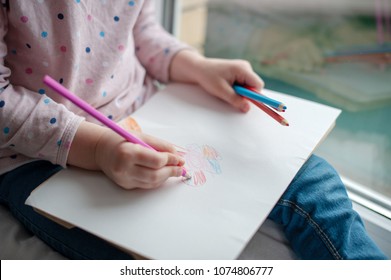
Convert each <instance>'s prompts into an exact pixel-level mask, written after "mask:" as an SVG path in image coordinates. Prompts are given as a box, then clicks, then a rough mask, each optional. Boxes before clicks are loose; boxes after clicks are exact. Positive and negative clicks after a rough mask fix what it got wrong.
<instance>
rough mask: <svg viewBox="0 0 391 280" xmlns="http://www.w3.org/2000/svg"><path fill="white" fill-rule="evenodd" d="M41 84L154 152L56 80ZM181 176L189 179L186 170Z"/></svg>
mask: <svg viewBox="0 0 391 280" xmlns="http://www.w3.org/2000/svg"><path fill="white" fill-rule="evenodd" d="M43 82H44V83H45V84H46V85H47V86H49V87H50V88H51V89H53V90H54V91H55V92H57V93H58V94H60V95H61V96H63V97H65V98H66V99H68V100H69V101H71V102H72V103H73V104H75V105H76V106H78V107H79V108H80V109H82V110H84V111H85V112H86V113H87V114H89V115H91V116H92V117H94V118H95V119H97V120H98V121H100V122H101V123H102V124H104V125H106V126H107V127H108V128H110V129H111V130H113V131H114V132H116V133H117V134H118V135H120V136H122V137H123V138H124V139H125V140H126V141H129V142H131V143H134V144H139V145H141V146H143V147H146V148H148V149H151V150H154V151H156V150H155V149H154V148H153V147H152V146H150V145H148V144H147V143H145V142H144V141H142V140H141V139H139V138H138V137H136V136H134V135H133V134H131V133H130V132H128V131H126V130H125V129H124V128H122V127H121V126H119V125H118V124H117V123H115V122H114V121H112V120H111V119H109V118H108V117H107V116H105V115H103V114H102V113H101V112H99V111H98V110H96V109H95V108H94V107H92V106H91V105H90V104H88V103H87V102H85V101H84V100H82V99H81V98H80V97H78V96H77V95H75V94H73V93H72V92H70V91H69V90H68V89H67V88H65V87H64V86H62V85H61V84H60V83H58V82H57V81H56V80H54V79H53V78H51V77H49V76H48V75H46V76H45V77H44V78H43ZM182 176H183V177H185V178H186V179H190V178H191V177H189V176H190V175H189V174H187V172H186V169H185V168H183V171H182Z"/></svg>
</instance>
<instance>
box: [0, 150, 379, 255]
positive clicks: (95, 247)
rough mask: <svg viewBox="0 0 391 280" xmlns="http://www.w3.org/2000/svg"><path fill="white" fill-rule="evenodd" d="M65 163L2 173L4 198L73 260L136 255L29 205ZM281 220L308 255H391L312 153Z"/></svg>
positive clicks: (277, 212) (278, 211)
mask: <svg viewBox="0 0 391 280" xmlns="http://www.w3.org/2000/svg"><path fill="white" fill-rule="evenodd" d="M60 170H61V167H59V166H55V165H52V164H51V163H49V162H45V161H36V162H33V163H30V164H26V165H24V166H21V167H19V168H17V169H15V170H13V171H11V172H8V173H6V174H4V175H1V176H0V202H1V203H3V204H5V205H7V206H8V207H9V209H10V210H11V212H12V213H13V215H14V216H15V217H16V218H17V219H18V220H19V221H20V222H21V223H22V224H23V225H24V226H25V227H26V228H27V229H28V230H30V231H31V232H32V233H34V234H35V235H37V236H38V237H39V238H40V239H42V240H43V241H44V242H46V243H47V244H48V245H49V246H51V247H52V248H53V249H54V250H56V251H58V252H60V253H62V254H63V255H64V256H66V257H68V258H71V259H132V256H130V255H128V254H126V253H124V252H122V251H121V250H119V249H117V248H115V247H114V246H111V245H110V244H109V243H107V242H105V241H104V240H102V239H100V238H97V237H95V236H94V235H91V234H89V233H87V232H85V231H83V230H80V229H78V228H72V229H66V228H64V227H62V226H61V225H59V224H57V223H55V222H53V221H51V220H50V219H47V218H45V217H44V216H42V215H40V214H37V213H36V212H35V211H34V210H33V209H32V208H31V207H30V206H27V205H25V204H24V202H25V200H26V199H27V197H28V196H29V195H30V193H31V191H33V190H34V189H35V188H36V187H37V186H38V185H39V184H40V183H42V182H43V181H45V180H46V179H48V178H49V177H50V176H51V175H53V174H55V173H56V172H58V171H60ZM269 219H272V220H274V221H275V222H277V223H279V224H281V225H282V226H283V228H284V231H285V234H286V236H287V238H288V240H289V241H290V243H291V246H292V248H293V250H294V251H295V253H296V254H297V256H298V257H300V258H303V259H385V258H386V256H385V255H384V254H383V253H382V252H381V251H380V250H379V248H378V247H377V246H376V244H375V243H374V242H373V241H372V240H371V239H370V238H369V236H368V235H367V233H366V231H365V228H364V226H363V223H362V221H361V219H360V217H359V216H358V214H357V213H356V212H355V211H353V210H352V205H351V202H350V200H349V198H348V197H347V194H346V190H345V187H344V185H343V184H342V182H341V180H340V178H339V176H338V174H337V173H336V172H335V171H334V169H333V168H332V167H331V166H330V165H329V164H327V163H326V162H325V161H324V160H322V159H320V158H319V157H316V156H312V157H310V159H309V160H308V161H307V162H306V163H305V165H304V166H303V167H302V168H301V169H300V171H299V172H298V174H297V175H296V177H295V178H294V179H293V181H292V182H291V184H290V185H289V187H288V189H287V191H286V192H285V193H284V194H283V196H282V197H281V199H280V201H279V202H278V203H277V205H276V206H275V207H274V209H273V210H272V212H271V213H270V215H269Z"/></svg>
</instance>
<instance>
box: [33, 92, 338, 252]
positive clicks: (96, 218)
mask: <svg viewBox="0 0 391 280" xmlns="http://www.w3.org/2000/svg"><path fill="white" fill-rule="evenodd" d="M264 94H266V95H268V96H270V97H271V98H275V99H277V100H280V101H282V102H284V103H285V104H286V105H287V107H288V109H287V110H286V112H285V113H283V114H284V116H285V117H286V119H288V120H289V122H290V126H289V127H284V126H282V125H280V124H278V123H277V122H276V121H275V120H274V119H272V118H270V117H269V116H268V115H266V114H265V113H264V112H263V111H261V110H259V109H258V108H256V107H253V108H252V109H251V111H250V112H249V113H247V114H243V113H241V112H238V111H237V110H235V109H233V108H231V107H230V106H229V105H227V104H226V103H224V102H222V101H220V100H218V99H216V98H214V97H211V96H209V95H208V94H206V93H205V92H204V91H202V90H201V89H200V88H198V87H196V86H191V85H183V84H171V85H169V86H167V87H166V88H165V89H164V90H163V91H161V92H159V93H158V94H156V96H154V97H153V98H152V99H151V100H150V101H148V103H147V104H146V105H144V107H142V108H141V109H140V110H139V111H137V112H136V113H135V114H134V115H133V117H134V118H135V119H136V120H137V122H138V123H139V124H140V126H141V128H142V129H143V131H144V132H145V133H148V134H151V135H154V136H157V137H160V138H162V139H165V140H168V141H170V142H172V143H174V144H176V145H177V146H178V147H180V148H179V149H180V151H181V152H182V154H183V156H184V157H185V159H186V167H187V169H188V171H189V172H190V173H191V174H192V176H193V177H192V179H191V180H189V181H186V182H184V181H182V180H181V179H179V178H172V179H169V180H168V181H167V182H166V183H165V184H164V185H163V186H161V187H160V188H158V189H156V190H152V191H146V190H132V191H126V190H122V189H120V188H119V187H118V186H116V185H115V184H114V183H112V182H111V181H110V180H109V179H107V178H106V177H105V176H104V175H103V174H101V173H99V172H89V171H84V170H80V169H76V168H69V169H67V170H64V171H61V172H60V173H58V174H56V175H55V176H53V177H52V178H50V179H49V180H48V181H46V182H45V183H44V184H42V185H41V186H40V187H39V188H37V189H36V190H35V191H34V192H33V193H32V194H31V196H30V197H29V198H28V200H27V204H29V205H32V206H33V207H35V208H37V209H40V210H41V211H44V212H46V213H49V214H51V215H53V216H55V217H58V218H60V219H62V220H64V221H66V222H68V223H71V224H74V225H75V226H78V227H80V228H82V229H84V230H86V231H88V232H91V233H93V234H95V235H97V236H99V237H101V238H103V239H106V240H108V241H110V242H112V243H114V244H116V245H118V246H120V247H123V248H125V249H126V250H130V251H133V252H135V253H138V254H140V255H143V256H145V257H147V258H152V259H235V258H236V257H237V256H238V255H239V254H240V252H241V251H242V250H243V248H244V247H245V246H246V244H247V242H248V241H249V240H250V239H251V237H252V236H253V234H254V233H255V232H256V230H257V229H258V227H259V226H260V225H261V224H262V222H263V221H264V220H265V219H266V218H267V215H268V213H269V212H270V211H271V209H272V208H273V206H274V204H275V203H276V202H277V201H278V199H279V197H280V196H281V195H282V193H283V192H284V191H285V189H286V188H287V186H288V185H289V183H290V181H291V180H292V179H293V177H294V176H295V174H296V173H297V171H298V170H299V169H300V167H301V166H302V165H303V164H304V162H305V160H306V159H307V158H308V157H309V155H310V154H311V153H312V152H313V150H314V148H315V147H316V145H317V144H318V143H319V142H320V141H321V139H322V138H323V137H324V136H325V135H326V134H327V132H328V131H329V130H330V128H331V127H332V126H333V124H334V123H335V120H336V118H337V117H338V115H339V113H340V111H339V110H338V109H335V108H331V107H326V106H323V105H320V104H316V103H313V102H310V101H305V100H301V99H298V98H295V97H291V96H288V95H284V94H281V93H277V92H272V91H268V90H265V91H264Z"/></svg>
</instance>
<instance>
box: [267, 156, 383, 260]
mask: <svg viewBox="0 0 391 280" xmlns="http://www.w3.org/2000/svg"><path fill="white" fill-rule="evenodd" d="M268 218H269V219H271V220H273V221H274V222H276V223H278V224H281V225H282V226H283V230H284V233H285V235H286V237H287V239H288V240H289V242H290V244H291V247H292V249H293V251H294V252H295V253H296V255H297V256H298V257H300V258H302V259H337V260H340V259H365V260H369V259H387V257H386V256H385V255H384V253H382V252H381V251H380V249H379V248H378V247H377V245H376V244H375V243H374V242H373V241H372V240H371V238H370V237H369V236H368V234H367V232H366V230H365V227H364V224H363V222H362V220H361V218H360V216H359V215H358V213H357V212H356V211H354V210H353V209H352V203H351V201H350V199H349V198H348V195H347V193H346V189H345V186H344V185H343V183H342V181H341V179H340V177H339V175H338V174H337V172H336V171H335V170H334V168H333V167H331V166H330V165H329V164H328V163H327V162H326V161H325V160H323V159H321V158H319V157H317V156H311V157H310V158H309V159H308V160H307V162H306V163H305V164H304V165H303V167H302V168H301V169H300V170H299V172H298V173H297V174H296V176H295V178H294V179H293V180H292V182H291V184H290V185H289V187H288V189H287V190H286V191H285V193H284V194H283V195H282V197H281V199H280V200H279V201H278V203H277V204H276V206H275V207H274V208H273V210H272V211H271V213H270V215H269V217H268Z"/></svg>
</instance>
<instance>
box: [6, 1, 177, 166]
mask: <svg viewBox="0 0 391 280" xmlns="http://www.w3.org/2000/svg"><path fill="white" fill-rule="evenodd" d="M22 1H24V0H15V2H14V3H15V5H18V3H22ZM31 2H32V4H33V5H31V7H34V8H37V9H34V10H30V8H31V7H30V8H28V7H26V5H20V6H18V7H19V10H18V14H17V15H14V16H13V17H12V24H13V25H18V26H17V28H15V30H17V31H15V32H19V31H20V30H23V31H24V32H25V31H26V30H28V31H30V32H29V33H26V32H25V33H24V34H22V35H23V36H18V37H15V38H17V40H16V41H15V42H16V43H15V44H12V45H10V46H7V49H8V53H7V56H8V59H10V62H11V63H14V62H18V63H15V64H13V65H17V67H15V69H13V71H18V74H17V75H15V77H21V79H23V80H24V81H26V80H28V81H29V83H30V84H29V86H30V87H29V89H30V90H31V94H32V96H31V97H32V98H33V99H31V100H34V99H35V100H36V103H35V104H34V106H36V107H37V109H36V112H37V113H35V112H34V114H31V116H30V115H29V116H28V112H31V108H30V107H29V108H27V107H28V106H31V100H30V103H29V102H24V100H23V101H22V102H21V103H25V104H21V105H19V104H16V102H15V101H14V100H16V99H14V100H13V99H12V98H10V97H8V96H11V94H7V92H4V93H2V92H3V91H4V88H1V86H0V113H1V115H2V116H7V115H10V112H12V113H13V110H18V111H17V113H19V114H20V115H24V116H25V117H24V118H25V119H24V121H26V125H23V127H22V126H21V125H20V123H15V122H14V120H9V122H8V120H5V121H3V120H2V121H1V125H0V138H2V139H6V141H7V139H8V140H9V141H10V139H12V141H13V142H14V143H15V144H16V147H15V146H13V147H12V149H13V150H14V151H15V155H12V153H11V155H9V156H8V157H7V159H8V160H9V161H10V160H13V161H15V158H17V156H18V148H17V147H22V146H26V145H27V143H32V142H34V141H32V140H33V139H34V140H37V142H38V141H39V143H46V144H45V145H44V146H40V147H36V148H35V149H36V150H34V151H33V149H34V148H33V144H32V145H30V144H28V145H29V147H30V146H31V147H32V148H31V149H32V152H31V154H32V155H35V156H36V157H40V158H42V159H49V160H51V161H52V162H53V161H56V160H58V159H57V158H56V155H58V154H61V155H66V153H64V150H65V149H69V148H70V146H71V141H70V139H69V136H68V135H73V133H72V131H70V130H71V129H74V128H75V127H77V126H73V125H68V124H69V119H66V118H67V116H68V115H67V113H64V112H67V110H73V109H74V108H73V107H72V106H68V105H69V104H67V103H65V104H64V105H66V106H65V107H64V106H60V107H59V106H58V102H62V101H63V99H62V98H61V97H59V96H57V95H55V94H54V92H53V91H52V90H51V89H48V88H46V87H45V85H44V84H43V83H42V75H43V74H45V73H48V74H49V75H51V76H52V77H54V78H55V79H56V80H57V81H58V82H59V83H60V84H63V85H64V86H65V87H70V88H71V89H72V90H74V91H75V92H77V93H78V94H80V96H81V97H82V98H83V99H84V100H86V101H87V102H89V103H91V104H94V106H97V108H102V111H103V112H104V114H105V115H106V116H107V118H110V119H113V120H119V119H121V118H123V115H124V114H128V113H129V112H131V110H133V107H134V108H136V107H138V106H139V104H141V103H142V100H144V98H140V96H138V94H139V93H140V92H142V91H143V90H142V89H141V87H142V85H139V84H140V83H141V84H142V83H143V81H144V75H145V72H144V71H145V69H142V68H141V67H142V66H143V67H147V68H148V69H146V70H147V71H148V73H151V74H153V75H151V76H153V77H156V78H157V79H160V80H161V81H165V75H166V73H165V71H166V70H165V69H167V67H166V66H167V65H168V63H169V59H170V57H171V54H173V53H174V52H175V51H176V50H177V49H178V48H177V49H176V48H175V43H176V41H174V40H172V39H168V38H165V35H164V34H161V33H159V34H153V33H150V32H154V30H153V28H149V27H150V26H151V24H140V25H138V26H139V28H135V23H136V22H137V21H136V17H146V15H148V14H149V13H148V11H149V7H147V6H148V5H149V4H148V3H149V2H148V1H145V0H137V1H136V0H125V1H115V3H116V4H115V7H114V4H112V3H113V2H114V1H110V0H97V1H87V0H69V1H61V4H60V2H59V4H58V5H57V4H56V5H53V4H51V0H31ZM117 2H118V3H117ZM11 3H12V2H11ZM65 3H66V4H65ZM120 5H122V7H120ZM44 6H46V7H44ZM40 7H41V8H42V9H40ZM143 7H145V11H146V13H143V10H142V8H143ZM45 17H46V18H45ZM49 20H51V21H52V22H50V24H49ZM71 21H72V22H71ZM74 22H77V25H78V26H77V28H73V27H74V26H75V25H74ZM140 22H142V20H140ZM70 27H72V28H73V30H69V28H70ZM136 33H137V36H138V37H139V38H141V39H146V38H147V37H145V35H143V34H147V36H148V37H149V36H151V34H152V35H156V36H154V38H156V41H160V37H161V38H162V39H163V41H162V42H160V44H159V45H157V44H156V42H153V44H151V45H148V44H145V42H146V41H147V40H138V41H137V42H135V41H134V40H133V38H132V37H129V36H132V34H136ZM26 34H27V35H26ZM18 35H20V33H18ZM136 52H137V54H136ZM135 54H136V55H137V58H136V57H135ZM152 55H153V57H152ZM25 58H26V59H25ZM29 58H33V59H29ZM12 59H13V61H11V60H12ZM134 59H138V60H139V62H140V64H139V66H140V67H136V68H135V67H133V66H132V65H129V64H128V63H133V61H134ZM11 63H10V65H11ZM148 63H150V64H148ZM152 64H153V65H152ZM129 66H131V67H129ZM0 75H1V73H0ZM62 75H63V76H62ZM125 76H126V77H127V78H126V81H125ZM129 77H130V78H129ZM162 77H163V78H162ZM34 81H40V82H34ZM15 82H17V83H20V81H15ZM128 83H130V84H131V85H132V90H131V91H127V90H126V88H124V86H127V85H128ZM133 86H135V87H134V88H133ZM10 88H11V90H10V91H11V92H12V91H14V90H15V89H14V88H12V87H10ZM133 89H134V90H133ZM34 92H35V93H34ZM29 94H30V93H29ZM148 94H149V93H148ZM135 100H136V101H135ZM137 100H139V101H137ZM132 102H134V103H133V104H132ZM130 105H131V106H132V107H131V108H129V106H130ZM23 106H26V108H23ZM37 116H38V117H40V119H41V120H42V121H41V122H37V121H36V120H33V119H32V118H36V117H37ZM29 118H31V120H30V119H29ZM19 120H20V119H19ZM19 120H18V121H19ZM74 121H76V120H74ZM28 123H30V125H28ZM28 126H30V127H34V128H36V129H37V131H33V130H31V129H30V130H29V131H22V132H20V131H19V129H25V127H28ZM21 127H22V128H21ZM64 127H66V129H65V130H64ZM68 130H69V131H68ZM19 132H20V133H19ZM15 135H23V139H19V138H18V139H16V138H15V139H14V137H15ZM20 138H22V137H20ZM14 140H15V141H14ZM27 140H29V142H26V141H27ZM23 141H24V142H23ZM45 141H46V142H45ZM8 145H11V144H8ZM12 145H14V144H12ZM29 149H30V148H29ZM0 152H1V150H0ZM55 154H56V155H55ZM19 158H22V157H19ZM2 160H3V159H0V171H1V170H2V166H4V165H2ZM65 160H66V159H65ZM60 161H61V164H64V163H66V162H65V161H64V159H60Z"/></svg>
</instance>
